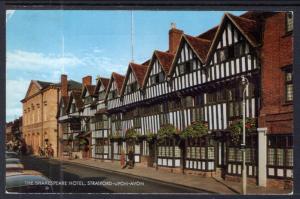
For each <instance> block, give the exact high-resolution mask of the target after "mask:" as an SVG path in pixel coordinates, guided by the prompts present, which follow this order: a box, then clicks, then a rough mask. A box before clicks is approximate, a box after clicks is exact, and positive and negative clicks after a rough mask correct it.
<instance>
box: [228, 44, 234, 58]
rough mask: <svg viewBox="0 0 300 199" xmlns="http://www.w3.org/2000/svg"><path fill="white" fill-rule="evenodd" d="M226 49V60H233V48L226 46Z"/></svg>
mask: <svg viewBox="0 0 300 199" xmlns="http://www.w3.org/2000/svg"><path fill="white" fill-rule="evenodd" d="M227 48H228V50H227V53H228V54H227V59H232V58H234V46H233V45H231V46H228V47H227Z"/></svg>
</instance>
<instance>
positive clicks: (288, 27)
mask: <svg viewBox="0 0 300 199" xmlns="http://www.w3.org/2000/svg"><path fill="white" fill-rule="evenodd" d="M293 29H294V24H293V12H287V14H286V32H291V31H292V30H293Z"/></svg>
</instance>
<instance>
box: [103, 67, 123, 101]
mask: <svg viewBox="0 0 300 199" xmlns="http://www.w3.org/2000/svg"><path fill="white" fill-rule="evenodd" d="M124 79H125V77H124V76H123V75H120V74H118V73H116V72H113V73H112V74H111V78H110V80H109V83H108V86H107V89H106V94H105V98H104V99H105V100H106V99H107V96H108V93H109V91H110V88H111V85H112V83H113V81H114V82H115V85H116V88H117V94H118V95H120V94H121V90H122V86H123V82H124Z"/></svg>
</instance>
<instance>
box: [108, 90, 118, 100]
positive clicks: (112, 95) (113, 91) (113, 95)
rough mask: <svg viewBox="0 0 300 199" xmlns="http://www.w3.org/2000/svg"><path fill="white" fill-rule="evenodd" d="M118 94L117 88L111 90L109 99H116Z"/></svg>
mask: <svg viewBox="0 0 300 199" xmlns="http://www.w3.org/2000/svg"><path fill="white" fill-rule="evenodd" d="M116 96H117V91H116V90H112V91H110V92H109V94H108V99H114V98H116Z"/></svg>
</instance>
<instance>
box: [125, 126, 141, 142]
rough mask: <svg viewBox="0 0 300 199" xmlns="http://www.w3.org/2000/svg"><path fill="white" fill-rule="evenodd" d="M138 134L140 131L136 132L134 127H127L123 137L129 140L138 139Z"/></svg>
mask: <svg viewBox="0 0 300 199" xmlns="http://www.w3.org/2000/svg"><path fill="white" fill-rule="evenodd" d="M140 136H141V135H140V133H139V132H137V131H136V130H135V129H134V128H130V129H127V131H126V133H125V139H126V140H127V141H129V142H134V141H138V138H139V137H140Z"/></svg>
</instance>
